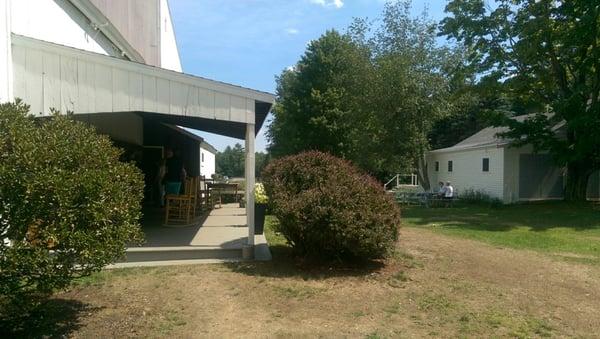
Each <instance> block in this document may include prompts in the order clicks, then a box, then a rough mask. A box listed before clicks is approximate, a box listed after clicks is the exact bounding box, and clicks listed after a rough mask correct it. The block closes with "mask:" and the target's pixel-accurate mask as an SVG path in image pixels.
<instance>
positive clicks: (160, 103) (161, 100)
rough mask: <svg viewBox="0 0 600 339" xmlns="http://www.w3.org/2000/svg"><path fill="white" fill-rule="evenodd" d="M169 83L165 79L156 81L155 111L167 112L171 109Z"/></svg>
mask: <svg viewBox="0 0 600 339" xmlns="http://www.w3.org/2000/svg"><path fill="white" fill-rule="evenodd" d="M170 98H171V83H170V82H169V80H167V79H163V78H157V79H156V111H157V112H169V111H170V109H171V99H170Z"/></svg>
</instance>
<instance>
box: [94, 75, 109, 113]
mask: <svg viewBox="0 0 600 339" xmlns="http://www.w3.org/2000/svg"><path fill="white" fill-rule="evenodd" d="M112 83H113V81H112V70H111V68H110V67H108V66H105V65H100V64H96V65H94V88H95V89H96V95H95V99H96V100H95V106H96V112H112V107H113V104H112V100H113V91H112V88H113V87H112Z"/></svg>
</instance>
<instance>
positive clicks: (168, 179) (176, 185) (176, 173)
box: [164, 149, 185, 194]
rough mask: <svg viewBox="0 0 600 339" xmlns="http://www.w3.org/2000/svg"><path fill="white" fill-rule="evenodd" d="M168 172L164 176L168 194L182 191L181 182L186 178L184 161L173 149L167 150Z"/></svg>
mask: <svg viewBox="0 0 600 339" xmlns="http://www.w3.org/2000/svg"><path fill="white" fill-rule="evenodd" d="M165 155H166V161H165V163H166V173H165V176H164V181H165V191H166V194H179V193H181V182H182V180H185V178H184V176H185V170H184V168H183V161H181V158H180V157H179V156H175V155H174V154H173V150H171V149H167V150H166V154H165Z"/></svg>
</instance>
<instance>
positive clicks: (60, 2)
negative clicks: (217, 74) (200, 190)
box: [0, 0, 275, 245]
mask: <svg viewBox="0 0 600 339" xmlns="http://www.w3.org/2000/svg"><path fill="white" fill-rule="evenodd" d="M181 70H182V69H181V62H180V59H179V52H178V50H177V44H176V40H175V33H174V30H173V25H172V20H171V15H170V13H169V8H168V3H167V1H166V0H145V1H140V0H119V1H116V0H3V1H0V102H7V101H13V100H15V99H16V98H20V99H22V100H23V101H24V102H25V103H26V104H28V105H30V107H31V109H30V112H31V113H32V114H34V115H36V116H48V115H49V114H50V113H51V109H58V110H60V111H61V112H67V111H71V112H73V113H74V116H75V117H76V118H77V119H79V120H81V121H84V122H87V123H89V124H91V125H94V126H96V128H97V130H98V131H99V132H101V133H105V134H108V135H109V136H110V137H111V138H112V139H113V140H115V142H118V143H119V144H120V145H125V146H126V147H131V148H135V149H136V150H138V151H142V150H143V152H144V156H145V157H146V159H148V161H147V167H148V168H155V167H156V165H155V159H156V157H159V156H160V153H159V150H160V149H161V148H162V147H164V146H167V145H166V143H165V142H167V141H168V142H177V143H180V145H181V149H180V151H182V152H186V156H187V162H188V166H189V167H188V170H191V171H192V173H191V174H192V175H199V174H200V172H201V171H202V170H203V168H202V167H201V165H198V166H195V165H194V164H197V163H199V162H200V161H199V159H201V157H202V154H204V157H205V160H206V168H205V170H206V172H205V173H210V171H214V165H213V166H212V167H211V166H210V165H209V164H208V163H209V162H210V160H209V159H208V158H210V157H211V156H210V155H209V153H211V152H210V151H211V149H210V148H209V147H206V148H205V150H207V151H208V152H207V153H202V151H200V152H198V148H195V147H192V146H193V145H194V143H193V142H188V139H189V138H187V137H186V136H185V135H181V136H178V137H173V136H172V135H171V134H172V132H173V130H172V129H170V128H168V127H165V124H166V125H171V126H183V127H187V128H192V129H196V130H202V131H206V132H212V133H216V134H221V135H225V136H229V137H233V138H238V139H244V140H245V142H246V147H245V149H246V165H247V169H246V185H247V187H246V192H247V193H248V194H247V201H248V203H247V205H246V206H247V211H246V212H247V213H246V215H247V217H246V218H247V224H248V232H249V237H248V244H249V245H253V244H254V228H253V225H254V204H253V200H254V195H253V194H252V192H253V188H254V140H255V135H256V133H257V132H258V131H259V130H260V127H261V126H262V124H263V122H264V120H265V118H266V116H267V114H268V112H269V110H270V109H271V106H272V104H273V102H274V100H275V97H274V95H272V94H270V93H265V92H261V91H257V90H253V89H249V88H243V87H240V86H236V85H231V84H227V83H223V82H219V81H214V80H209V79H205V78H201V77H197V76H192V75H188V74H184V73H181ZM242 71H243V70H242ZM170 133H171V134H170ZM196 141H197V140H196ZM194 142H195V141H194ZM194 172H196V173H194Z"/></svg>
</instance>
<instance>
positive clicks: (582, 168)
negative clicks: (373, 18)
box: [441, 0, 600, 200]
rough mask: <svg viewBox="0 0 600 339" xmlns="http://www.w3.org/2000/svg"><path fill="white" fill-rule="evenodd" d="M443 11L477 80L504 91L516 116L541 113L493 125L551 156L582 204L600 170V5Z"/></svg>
mask: <svg viewBox="0 0 600 339" xmlns="http://www.w3.org/2000/svg"><path fill="white" fill-rule="evenodd" d="M446 12H447V13H449V16H448V17H447V18H445V19H444V20H443V21H442V23H441V29H442V32H443V34H445V35H446V36H447V37H448V38H450V39H455V40H456V41H458V42H459V43H461V44H464V45H465V47H466V50H467V51H468V66H469V67H470V68H471V70H472V72H474V73H476V74H479V75H480V82H487V83H488V84H491V85H492V86H495V87H496V88H497V89H499V90H501V91H502V93H503V94H504V95H506V96H507V97H508V98H509V99H510V100H511V101H512V102H513V105H512V107H513V108H516V109H513V110H514V111H517V112H519V111H520V112H523V113H526V112H528V111H529V112H536V114H535V116H533V117H531V118H530V119H524V120H522V121H517V120H515V119H510V118H509V117H507V116H506V115H504V114H499V115H497V116H496V121H495V124H496V125H505V126H508V127H509V129H510V131H509V132H507V133H505V136H506V137H510V138H513V139H514V140H517V145H522V144H532V145H533V146H534V148H535V149H536V150H537V151H549V152H550V153H551V154H552V155H553V156H554V159H555V160H556V162H557V163H558V164H559V165H565V166H566V167H567V172H568V177H567V190H566V197H567V198H568V199H572V200H582V199H585V194H586V187H587V182H588V179H589V177H590V175H591V174H592V173H593V172H594V171H596V170H598V169H600V102H599V96H600V48H599V43H600V35H599V30H600V4H599V3H598V2H597V1H587V0H570V1H554V0H539V1H529V0H497V1H495V3H494V4H493V6H487V5H486V4H485V2H484V1H482V0H454V1H451V2H450V3H449V4H448V5H447V7H446ZM544 113H549V114H544ZM557 127H561V128H560V130H564V132H565V133H556V128H557Z"/></svg>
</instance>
